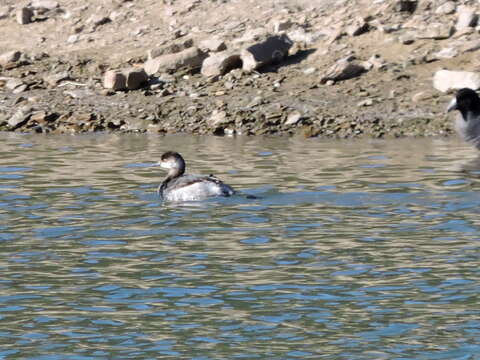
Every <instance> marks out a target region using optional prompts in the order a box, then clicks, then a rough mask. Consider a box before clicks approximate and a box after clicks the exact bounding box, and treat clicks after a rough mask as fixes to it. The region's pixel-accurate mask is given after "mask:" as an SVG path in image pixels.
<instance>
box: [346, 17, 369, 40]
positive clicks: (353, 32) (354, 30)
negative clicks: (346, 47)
mask: <svg viewBox="0 0 480 360" xmlns="http://www.w3.org/2000/svg"><path fill="white" fill-rule="evenodd" d="M369 27H370V26H369V25H368V22H366V21H365V20H363V19H362V18H359V19H357V20H355V21H354V22H353V24H351V25H349V26H347V29H346V31H347V34H348V35H350V36H359V35H362V34H364V33H366V32H368V30H369Z"/></svg>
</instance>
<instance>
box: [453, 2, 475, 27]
mask: <svg viewBox="0 0 480 360" xmlns="http://www.w3.org/2000/svg"><path fill="white" fill-rule="evenodd" d="M477 20H478V15H477V14H475V10H474V9H473V8H471V7H469V6H459V7H458V9H457V23H456V24H455V28H456V29H457V30H463V29H466V28H469V27H474V26H475V25H476V24H477Z"/></svg>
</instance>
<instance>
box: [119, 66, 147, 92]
mask: <svg viewBox="0 0 480 360" xmlns="http://www.w3.org/2000/svg"><path fill="white" fill-rule="evenodd" d="M123 74H124V75H125V78H126V87H127V89H128V90H136V89H140V88H141V87H142V86H144V85H145V84H146V83H147V82H148V75H147V73H146V72H145V70H144V69H142V68H132V69H127V70H124V71H123Z"/></svg>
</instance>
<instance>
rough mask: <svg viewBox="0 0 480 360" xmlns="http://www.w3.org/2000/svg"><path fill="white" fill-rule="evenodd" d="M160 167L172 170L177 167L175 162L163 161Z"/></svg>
mask: <svg viewBox="0 0 480 360" xmlns="http://www.w3.org/2000/svg"><path fill="white" fill-rule="evenodd" d="M160 166H161V167H162V168H164V169H171V168H173V167H174V166H175V163H174V162H173V161H161V162H160Z"/></svg>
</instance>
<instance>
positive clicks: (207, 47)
mask: <svg viewBox="0 0 480 360" xmlns="http://www.w3.org/2000/svg"><path fill="white" fill-rule="evenodd" d="M198 47H199V48H200V50H202V51H203V52H218V51H223V50H226V49H227V46H226V45H225V42H224V41H223V40H222V39H219V38H211V39H205V40H202V41H201V42H200V43H199V44H198Z"/></svg>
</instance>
